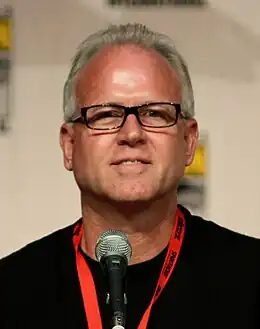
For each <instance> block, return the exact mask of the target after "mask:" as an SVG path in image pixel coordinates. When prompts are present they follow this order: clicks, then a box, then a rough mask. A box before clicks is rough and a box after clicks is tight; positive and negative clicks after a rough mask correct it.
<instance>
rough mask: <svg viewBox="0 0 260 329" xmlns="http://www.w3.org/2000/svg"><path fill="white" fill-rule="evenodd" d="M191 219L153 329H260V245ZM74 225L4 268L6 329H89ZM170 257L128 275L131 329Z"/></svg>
mask: <svg viewBox="0 0 260 329" xmlns="http://www.w3.org/2000/svg"><path fill="white" fill-rule="evenodd" d="M183 211H184V213H185V217H186V221H187V225H186V233H185V237H184V242H183V246H182V249H181V253H180V256H179V259H178V261H177V264H176V267H175V269H174V272H173V274H172V276H171V277H170V279H169V281H168V283H167V285H166V287H165V289H164V290H163V292H162V294H161V295H160V297H159V299H158V300H157V302H156V303H155V304H154V306H153V309H152V313H151V317H150V320H149V324H148V328H147V329H162V328H169V329H171V328H172V329H190V328H201V329H209V328H210V329H214V328H216V329H219V328H238V329H240V328H241V329H242V328H247V329H256V328H260V321H259V312H260V310H259V306H260V305H259V304H260V303H259V299H260V290H259V289H260V286H259V283H260V276H259V274H260V265H259V253H260V240H259V239H255V238H251V237H247V236H244V235H242V234H238V233H235V232H232V231H230V230H228V229H225V228H222V227H220V226H218V225H216V224H214V223H212V222H208V221H206V220H203V219H202V218H200V217H196V216H192V215H190V213H189V212H188V211H187V210H185V209H184V210H183ZM73 228H74V225H72V226H69V227H67V228H64V229H62V230H59V231H57V232H55V233H53V234H51V235H49V236H47V237H45V238H43V239H41V240H39V241H36V242H33V243H31V244H30V245H28V246H26V247H25V248H23V249H22V250H20V251H18V252H15V253H13V254H12V255H10V256H8V257H6V258H4V259H2V260H1V261H0V328H1V329H2V328H5V329H14V328H28V329H32V328H37V329H38V328H39V329H40V328H48V329H51V328H55V329H57V328H67V329H83V328H84V329H86V328H88V327H87V321H86V316H85V312H84V306H83V300H82V296H81V291H80V286H79V281H78V277H77V270H76V263H75V252H74V249H73V244H72V232H73ZM165 255H166V250H164V251H163V252H161V253H160V254H159V255H158V256H156V257H155V258H154V259H151V260H149V261H147V262H144V263H141V264H136V265H132V266H129V268H128V270H127V298H128V307H127V327H126V328H127V329H137V327H138V324H139V322H140V320H141V317H142V316H143V313H144V312H145V310H146V308H147V306H148V304H149V303H150V300H151V298H152V295H153V292H154V289H155V286H156V284H157V280H158V277H159V274H160V271H161V267H162V264H163V262H164V257H165ZM85 259H86V261H87V262H88V265H89V266H90V269H91V271H92V274H93V277H94V280H95V285H96V290H97V293H98V300H99V305H100V311H101V315H102V321H103V324H104V329H107V328H110V326H109V322H110V319H109V315H108V312H107V308H106V305H105V296H106V289H105V281H104V276H103V273H102V270H101V267H100V266H99V264H98V263H97V262H96V261H94V260H92V259H90V258H89V257H87V256H86V255H85Z"/></svg>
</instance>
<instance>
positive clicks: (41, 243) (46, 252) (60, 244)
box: [0, 224, 75, 276]
mask: <svg viewBox="0 0 260 329" xmlns="http://www.w3.org/2000/svg"><path fill="white" fill-rule="evenodd" d="M74 225H75V224H72V225H70V226H67V227H64V228H61V229H59V230H56V231H54V232H52V233H50V234H48V235H46V236H44V237H42V238H40V239H37V240H35V241H33V242H31V243H29V244H27V245H26V246H24V247H22V248H21V249H19V250H17V251H14V252H13V253H11V254H9V255H7V256H5V257H4V258H2V259H0V276H1V275H4V274H6V275H9V274H10V273H13V274H14V273H15V272H16V271H19V272H20V271H25V270H26V269H27V268H28V269H30V270H31V269H32V268H34V270H36V271H37V269H39V268H40V267H43V266H47V265H49V264H51V263H54V262H55V261H57V256H58V255H62V254H63V253H64V252H65V250H66V249H68V248H70V247H71V243H72V232H73V227H74Z"/></svg>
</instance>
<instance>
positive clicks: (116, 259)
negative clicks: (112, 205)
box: [95, 229, 132, 329]
mask: <svg viewBox="0 0 260 329" xmlns="http://www.w3.org/2000/svg"><path fill="white" fill-rule="evenodd" d="M95 253H96V258H97V260H98V261H99V263H100V265H101V267H102V269H103V271H104V273H105V276H106V279H107V284H108V294H107V300H106V303H107V304H109V306H110V310H111V313H112V329H124V328H125V319H126V314H125V313H126V310H125V308H126V303H127V299H126V293H125V277H126V269H127V266H128V264H129V261H130V258H131V255H132V247H131V245H130V243H129V242H128V239H127V236H126V235H125V234H124V233H122V232H120V231H118V230H113V229H111V230H107V231H105V232H103V233H102V234H101V235H100V237H99V238H98V241H97V244H96V249H95Z"/></svg>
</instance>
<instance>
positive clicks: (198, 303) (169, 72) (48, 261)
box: [0, 24, 260, 329]
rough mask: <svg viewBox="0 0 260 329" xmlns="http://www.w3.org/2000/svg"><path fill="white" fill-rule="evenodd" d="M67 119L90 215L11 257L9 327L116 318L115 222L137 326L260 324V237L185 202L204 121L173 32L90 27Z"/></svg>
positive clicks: (76, 65)
mask: <svg viewBox="0 0 260 329" xmlns="http://www.w3.org/2000/svg"><path fill="white" fill-rule="evenodd" d="M64 119H65V120H64V121H65V122H64V124H63V125H62V127H61V132H60V144H61V148H62V151H63V155H64V166H65V168H66V169H67V170H70V171H73V174H74V176H75V180H76V183H77V185H78V186H79V189H80V192H81V206H82V220H79V221H78V222H77V223H76V224H73V225H72V226H70V227H67V228H64V229H62V230H60V231H58V232H55V233H53V234H51V235H49V236H47V237H45V238H43V239H41V240H39V241H36V242H33V243H32V244H30V245H28V246H26V247H25V248H23V249H22V250H20V251H18V252H15V253H14V254H12V255H10V256H8V257H6V258H5V259H3V260H2V261H1V263H0V287H1V290H0V299H1V308H0V312H1V321H2V322H1V325H0V327H1V328H8V329H9V328H71V329H72V328H77V329H81V328H82V329H83V328H90V329H101V328H111V325H110V320H111V318H110V316H111V314H110V313H109V311H108V305H107V304H106V296H107V289H106V282H105V278H104V275H103V272H102V269H101V267H100V265H99V263H98V261H97V260H96V256H95V246H96V243H97V240H98V238H99V236H100V234H101V233H102V232H104V231H106V230H108V229H110V228H113V229H117V230H120V231H122V232H124V233H125V234H126V235H127V237H128V240H129V242H130V244H131V246H132V250H133V253H132V257H131V260H130V265H129V266H128V268H127V278H126V280H127V288H126V295H127V300H128V303H127V321H126V328H128V329H136V328H142V329H144V328H149V329H162V328H176V329H186V328H187V329H188V328H205V329H209V328H247V329H249V328H260V321H259V297H260V294H259V293H260V291H259V288H260V286H259V283H260V279H259V278H260V276H259V274H260V273H259V272H260V266H259V251H260V243H259V240H257V239H254V238H250V237H246V236H243V235H240V234H238V233H235V232H231V231H229V230H227V229H225V228H222V227H219V226H217V225H216V224H214V223H212V222H207V221H205V220H203V219H201V218H199V217H195V216H192V215H191V214H190V213H189V211H188V210H187V209H184V208H183V207H181V206H178V205H177V200H176V191H177V187H178V183H179V181H180V179H181V177H182V176H183V173H184V169H185V166H189V165H190V164H191V163H192V160H193V156H194V152H195V148H196V142H197V139H198V125H197V122H196V120H195V119H194V100H193V92H192V86H191V82H190V78H189V74H188V70H187V68H186V65H185V63H184V61H183V60H182V58H181V56H180V55H179V53H178V51H177V50H176V48H175V46H174V44H173V42H172V41H171V40H170V39H169V38H168V37H167V36H165V35H162V34H158V33H155V32H152V31H151V30H149V29H148V28H147V27H145V26H143V25H141V24H127V25H121V26H110V27H109V28H108V29H107V30H103V31H98V32H97V33H95V34H93V35H91V36H89V37H88V38H87V39H86V41H84V42H83V43H82V44H81V46H80V48H79V50H78V52H77V54H76V56H75V59H74V62H73V65H72V68H71V71H70V74H69V77H68V80H67V82H66V84H65V88H64ZM161 271H162V273H161Z"/></svg>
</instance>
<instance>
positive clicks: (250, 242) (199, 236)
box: [188, 214, 260, 272]
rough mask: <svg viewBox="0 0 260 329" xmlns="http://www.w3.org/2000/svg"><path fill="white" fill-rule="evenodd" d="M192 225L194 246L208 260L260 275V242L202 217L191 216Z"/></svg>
mask: <svg viewBox="0 0 260 329" xmlns="http://www.w3.org/2000/svg"><path fill="white" fill-rule="evenodd" d="M188 226H189V227H190V229H189V230H190V236H192V237H191V239H192V241H193V242H194V246H195V247H196V248H197V249H198V250H200V252H201V254H202V255H203V259H204V261H206V260H207V261H208V262H209V263H212V264H213V263H214V264H215V265H214V266H218V265H221V266H222V267H223V266H226V267H227V268H230V267H232V266H233V268H234V269H235V268H237V267H244V269H246V268H247V269H249V268H252V270H257V271H258V272H260V265H259V259H260V239H259V238H256V237H253V236H249V235H246V234H243V233H240V232H236V231H234V230H232V229H229V228H226V227H223V226H221V225H219V224H217V223H216V222H212V221H209V220H206V219H204V218H202V217H200V216H194V215H191V214H190V215H188Z"/></svg>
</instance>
